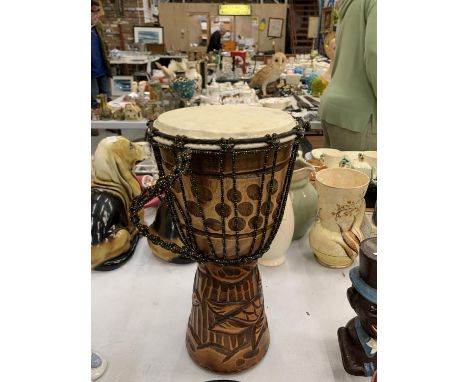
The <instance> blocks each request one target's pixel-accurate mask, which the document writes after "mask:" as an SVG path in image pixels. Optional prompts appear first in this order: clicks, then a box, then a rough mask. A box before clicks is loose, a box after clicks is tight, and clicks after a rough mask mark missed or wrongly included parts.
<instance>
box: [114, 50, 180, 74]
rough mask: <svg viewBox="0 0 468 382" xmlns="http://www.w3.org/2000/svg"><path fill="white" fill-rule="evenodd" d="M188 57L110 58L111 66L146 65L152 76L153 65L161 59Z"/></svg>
mask: <svg viewBox="0 0 468 382" xmlns="http://www.w3.org/2000/svg"><path fill="white" fill-rule="evenodd" d="M185 57H187V55H151V56H143V55H142V56H123V57H120V58H112V57H111V58H109V63H110V64H111V65H122V64H127V65H142V64H143V65H144V64H146V72H147V73H148V74H149V75H151V68H152V65H151V64H152V63H153V62H155V61H159V60H161V59H179V58H180V59H181V58H185Z"/></svg>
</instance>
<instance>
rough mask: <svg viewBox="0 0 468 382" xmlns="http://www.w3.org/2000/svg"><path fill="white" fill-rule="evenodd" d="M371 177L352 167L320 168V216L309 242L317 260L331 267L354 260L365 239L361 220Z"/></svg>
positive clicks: (343, 266)
mask: <svg viewBox="0 0 468 382" xmlns="http://www.w3.org/2000/svg"><path fill="white" fill-rule="evenodd" d="M369 181H370V179H369V177H368V176H367V175H366V174H364V173H362V172H360V171H356V170H352V169H349V168H330V169H325V170H322V171H319V172H317V175H316V181H315V188H316V190H317V193H318V204H317V206H318V220H317V222H316V223H315V225H314V227H313V228H312V230H311V231H310V235H309V243H310V247H311V249H312V251H313V253H314V256H315V258H316V259H317V261H318V262H319V263H320V264H322V265H324V266H326V267H330V268H346V267H349V266H350V265H351V264H353V262H354V259H355V257H356V256H357V255H358V253H359V245H360V243H361V241H362V239H363V235H362V232H361V229H360V227H361V223H362V220H363V218H364V212H365V208H366V202H365V200H364V195H365V193H366V190H367V187H368V185H369Z"/></svg>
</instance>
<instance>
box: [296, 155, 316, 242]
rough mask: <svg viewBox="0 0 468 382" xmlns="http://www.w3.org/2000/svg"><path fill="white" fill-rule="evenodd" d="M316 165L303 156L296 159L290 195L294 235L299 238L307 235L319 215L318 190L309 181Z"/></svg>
mask: <svg viewBox="0 0 468 382" xmlns="http://www.w3.org/2000/svg"><path fill="white" fill-rule="evenodd" d="M311 172H314V166H312V165H311V164H310V163H307V162H306V161H305V160H303V159H302V158H298V159H296V162H295V164H294V172H293V176H292V179H291V187H290V189H289V196H290V198H291V201H292V205H293V209H294V235H293V240H297V239H299V238H301V237H302V236H304V235H305V233H306V232H307V230H308V229H309V228H310V226H311V225H312V223H313V222H314V221H315V216H316V215H317V191H315V188H314V186H312V184H311V183H310V181H309V175H310V173H311Z"/></svg>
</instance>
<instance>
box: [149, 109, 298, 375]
mask: <svg viewBox="0 0 468 382" xmlns="http://www.w3.org/2000/svg"><path fill="white" fill-rule="evenodd" d="M216 108H222V109H216ZM193 109H198V110H193V112H194V113H197V112H199V111H200V110H201V109H202V108H193ZM255 109H257V108H252V107H248V106H246V107H245V108H244V109H242V108H238V109H237V108H236V109H234V108H227V107H212V109H210V108H209V107H206V109H204V110H228V111H229V110H231V111H232V110H244V111H245V112H246V113H252V110H255ZM258 110H260V114H262V112H261V111H262V108H258ZM190 112H192V111H190ZM255 112H256V113H257V111H255ZM169 113H179V114H180V113H189V111H179V110H176V111H171V112H169ZM264 113H266V114H265V115H267V117H268V115H269V114H268V113H271V112H270V111H265V112H264ZM274 113H277V111H274ZM208 114H209V113H208ZM273 115H276V114H273ZM163 116H164V114H163V115H161V116H160V119H161V117H163ZM176 116H177V115H176ZM279 117H280V118H284V116H283V115H281V114H279ZM287 117H288V118H291V117H289V116H287ZM232 118H234V119H235V118H238V117H236V116H235V115H234V114H233V117H232ZM185 119H186V118H182V119H180V118H179V119H177V118H175V120H177V121H180V120H182V122H181V123H183V122H185ZM291 119H292V118H291ZM162 120H163V121H164V118H162ZM284 120H286V121H287V122H288V123H289V120H287V119H285V118H284ZM157 122H159V124H160V125H161V124H162V122H160V121H157ZM231 122H232V121H231ZM292 125H293V126H289V128H288V129H285V131H284V132H279V134H276V133H273V134H271V135H268V134H267V135H266V136H265V135H263V136H257V137H255V138H251V139H250V138H248V137H244V138H242V139H235V138H234V139H224V138H221V139H216V138H215V139H204V140H200V139H195V138H188V137H187V136H182V135H171V134H168V133H167V132H165V133H164V132H162V131H160V130H159V129H158V123H155V128H153V129H151V131H149V132H148V133H149V140H150V142H151V143H152V145H153V150H154V154H155V158H156V161H157V163H158V168H159V171H160V175H162V181H164V182H165V183H164V186H161V187H162V188H163V189H164V192H165V193H166V197H167V200H168V202H169V206H170V208H171V211H172V215H173V216H174V217H175V223H176V226H177V227H178V229H179V234H180V238H181V241H182V243H183V246H184V247H183V248H174V247H173V250H177V251H178V250H182V249H183V252H182V251H181V252H180V253H181V254H182V253H183V254H185V256H187V257H190V258H192V259H193V260H197V261H198V262H199V265H198V269H197V272H196V275H195V282H194V286H193V293H192V311H191V314H190V318H189V322H188V328H187V335H186V345H187V350H188V352H189V355H190V356H191V358H192V359H193V360H194V361H195V362H196V363H197V364H198V365H200V366H202V367H205V368H207V369H210V370H212V371H215V372H217V373H233V372H239V371H242V370H245V369H247V368H249V367H251V366H253V365H255V364H256V363H257V362H259V361H260V360H261V359H262V358H263V356H264V355H265V353H266V351H267V349H268V345H269V338H270V335H269V330H268V323H267V319H266V316H265V310H264V302H263V292H262V285H261V278H260V273H259V270H258V266H257V259H258V258H259V257H260V256H262V255H263V254H264V253H265V252H266V251H267V250H268V249H269V246H270V244H271V242H272V241H273V238H274V236H275V235H276V233H277V231H278V228H279V226H280V223H281V220H282V217H283V213H284V209H285V204H286V200H287V196H288V192H289V186H290V181H291V176H292V171H293V169H294V158H295V157H296V153H297V149H298V146H299V141H300V139H302V136H303V130H302V129H300V128H298V127H296V124H295V121H294V120H293V119H292ZM159 127H161V126H159ZM163 127H164V126H163ZM161 130H163V129H161ZM220 130H223V128H222V126H220ZM224 134H229V130H228V131H227V132H224ZM188 153H189V156H188V157H189V158H190V159H189V160H188V163H186V165H185V166H184V169H183V170H180V167H181V166H180V162H181V161H180V159H181V158H182V157H183V156H184V155H185V156H187V155H188ZM161 184H162V183H161ZM148 197H149V195H148ZM141 203H143V201H142V202H141ZM141 203H140V204H141ZM148 238H149V239H151V237H150V236H148ZM156 244H158V245H160V243H156ZM168 248H169V247H168Z"/></svg>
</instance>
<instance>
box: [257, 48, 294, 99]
mask: <svg viewBox="0 0 468 382" xmlns="http://www.w3.org/2000/svg"><path fill="white" fill-rule="evenodd" d="M287 61H288V60H287V58H286V55H285V54H284V53H280V52H278V53H275V54H274V55H273V57H272V59H271V62H270V63H269V64H268V65H266V66H264V67H263V68H262V69H260V70H259V71H258V72H257V73H255V75H254V76H253V77H252V80H251V81H250V83H249V86H250V87H252V88H254V87H261V88H262V92H263V95H264V96H266V95H267V91H266V88H267V85H268V84H270V83H272V82H275V81H276V80H277V79H279V78H280V75H281V73H283V71H284V69H285V68H286V63H287Z"/></svg>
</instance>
